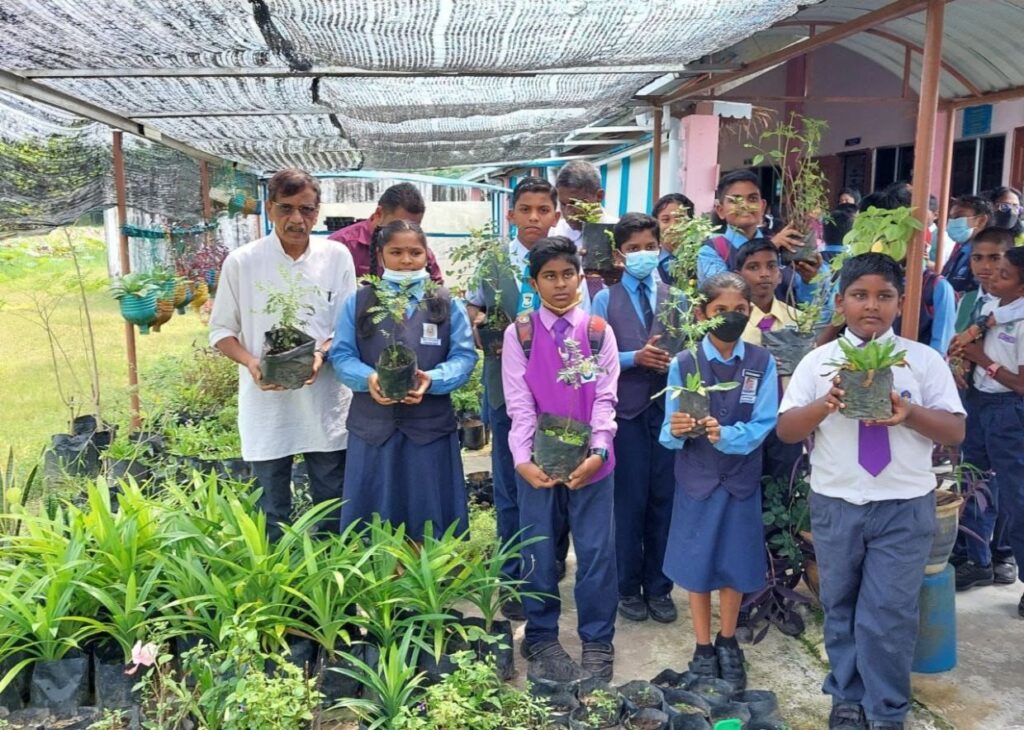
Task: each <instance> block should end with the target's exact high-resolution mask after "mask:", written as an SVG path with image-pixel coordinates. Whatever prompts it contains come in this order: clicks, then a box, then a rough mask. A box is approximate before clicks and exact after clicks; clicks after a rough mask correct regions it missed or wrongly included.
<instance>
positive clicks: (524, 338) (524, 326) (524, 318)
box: [516, 312, 533, 360]
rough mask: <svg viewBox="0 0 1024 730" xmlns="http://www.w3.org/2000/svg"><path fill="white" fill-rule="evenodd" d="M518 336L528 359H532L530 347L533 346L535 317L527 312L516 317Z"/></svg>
mask: <svg viewBox="0 0 1024 730" xmlns="http://www.w3.org/2000/svg"><path fill="white" fill-rule="evenodd" d="M516 336H517V337H518V338H519V345H520V346H521V347H522V348H523V354H524V355H526V359H527V360H529V359H530V348H531V347H532V346H533V317H532V316H531V315H530V314H529V313H528V312H527V313H524V314H520V315H519V316H518V317H516Z"/></svg>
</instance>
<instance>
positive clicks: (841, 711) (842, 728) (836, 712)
mask: <svg viewBox="0 0 1024 730" xmlns="http://www.w3.org/2000/svg"><path fill="white" fill-rule="evenodd" d="M866 727H867V722H865V720H864V708H862V707H861V706H860V705H858V704H855V703H853V702H839V703H837V704H835V705H832V712H831V713H830V714H829V716H828V730H864V728H866Z"/></svg>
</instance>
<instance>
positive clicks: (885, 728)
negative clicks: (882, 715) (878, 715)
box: [868, 720, 903, 730]
mask: <svg viewBox="0 0 1024 730" xmlns="http://www.w3.org/2000/svg"><path fill="white" fill-rule="evenodd" d="M868 730H903V723H902V722H889V721H885V720H872V721H871V722H869V723H868Z"/></svg>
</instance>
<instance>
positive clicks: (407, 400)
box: [330, 220, 477, 541]
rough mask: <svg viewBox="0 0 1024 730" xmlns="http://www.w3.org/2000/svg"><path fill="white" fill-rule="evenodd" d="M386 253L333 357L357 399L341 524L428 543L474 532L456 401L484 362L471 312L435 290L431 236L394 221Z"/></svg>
mask: <svg viewBox="0 0 1024 730" xmlns="http://www.w3.org/2000/svg"><path fill="white" fill-rule="evenodd" d="M380 244H381V245H380V262H379V263H380V266H381V268H382V270H383V272H384V274H383V276H382V277H381V279H372V278H371V279H370V280H369V284H370V285H369V286H363V287H360V288H359V291H357V292H356V293H355V294H353V295H352V296H350V297H349V298H348V299H347V300H346V301H345V304H344V306H343V307H342V309H341V313H340V314H339V317H338V324H337V327H336V331H337V332H338V333H339V334H338V337H337V338H336V339H335V341H334V345H333V347H332V348H331V354H330V358H331V363H332V364H333V365H334V367H335V370H336V372H337V373H338V377H339V378H341V380H342V382H344V383H345V384H346V385H347V386H348V387H349V388H351V389H352V391H353V397H352V407H351V409H350V410H349V416H348V424H347V425H348V430H349V445H348V449H349V456H348V463H347V464H346V467H345V504H344V506H343V507H342V511H341V524H342V527H343V528H344V527H347V526H348V525H350V524H352V523H353V522H369V521H370V520H371V519H372V518H373V516H374V515H380V517H381V518H382V519H383V520H386V521H389V522H391V523H392V524H395V525H397V524H404V525H405V527H406V534H407V535H408V536H409V537H410V538H411V539H413V540H417V541H421V540H422V539H423V537H424V535H425V534H427V533H430V532H432V534H434V535H435V536H437V535H440V534H442V533H443V532H444V531H445V530H447V529H448V528H449V527H450V526H451V525H452V524H453V523H457V524H458V525H459V528H460V529H461V530H465V529H467V528H468V515H467V508H466V489H465V481H464V479H463V473H462V458H461V453H460V450H459V439H458V433H457V430H458V424H457V421H456V418H455V411H454V410H453V408H452V402H451V395H450V394H451V392H452V391H453V390H456V389H457V388H459V387H460V386H461V385H463V384H464V383H465V382H466V381H467V380H469V376H470V375H471V374H472V372H473V367H474V365H476V358H477V355H476V350H475V349H474V347H473V335H472V329H471V327H470V324H469V317H468V315H467V314H466V310H465V308H464V306H463V304H462V303H461V302H459V301H458V300H455V299H452V297H451V296H450V295H449V294H448V292H447V291H446V290H445V289H442V288H439V287H437V286H436V285H435V284H434V283H433V282H431V281H430V274H429V272H428V270H427V261H428V256H427V252H428V248H427V239H426V236H425V235H424V234H423V230H422V229H421V228H420V227H419V226H418V225H416V224H415V223H409V222H407V221H404V220H396V221H392V222H391V223H389V224H388V225H386V226H384V227H383V228H382V229H381V235H380ZM397 365H404V366H405V371H406V372H405V378H406V379H405V380H404V382H401V381H400V380H399V375H400V372H399V369H398V368H393V366H397ZM389 369H393V370H394V372H389Z"/></svg>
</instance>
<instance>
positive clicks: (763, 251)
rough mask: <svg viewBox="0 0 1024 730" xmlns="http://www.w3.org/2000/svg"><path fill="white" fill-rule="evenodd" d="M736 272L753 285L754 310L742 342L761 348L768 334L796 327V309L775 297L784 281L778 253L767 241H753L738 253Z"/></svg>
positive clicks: (751, 287) (752, 306)
mask: <svg viewBox="0 0 1024 730" xmlns="http://www.w3.org/2000/svg"><path fill="white" fill-rule="evenodd" d="M736 266H737V269H736V271H737V273H738V274H739V275H740V276H742V277H743V280H744V281H746V282H747V284H748V285H749V286H750V293H751V308H750V309H751V311H750V320H749V321H748V322H747V328H746V329H745V330H744V331H743V341H744V342H749V343H750V344H751V345H757V346H758V347H760V346H761V338H762V335H763V334H764V333H765V332H778V331H779V330H780V329H782V328H783V327H786V326H787V325H795V324H796V310H795V309H794V308H793V307H791V306H789V305H788V304H786V303H785V302H783V301H782V300H780V299H779V298H777V297H776V296H775V289H776V287H778V285H779V284H780V283H781V282H782V270H781V269H780V267H779V252H778V249H776V248H775V246H773V245H772V244H771V242H770V241H768V240H767V239H764V238H754V239H751V240H750V241H748V242H747V243H745V244H743V245H742V246H740V248H739V251H737V253H736Z"/></svg>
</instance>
